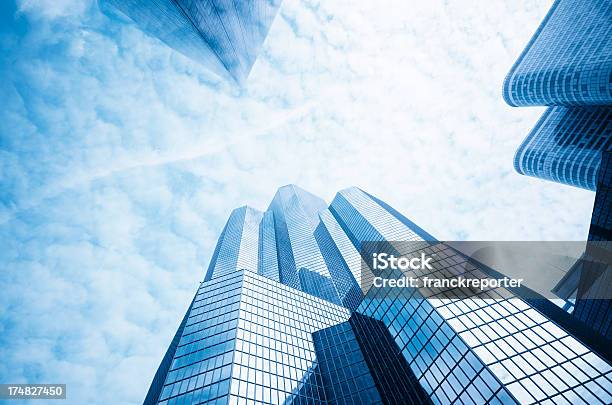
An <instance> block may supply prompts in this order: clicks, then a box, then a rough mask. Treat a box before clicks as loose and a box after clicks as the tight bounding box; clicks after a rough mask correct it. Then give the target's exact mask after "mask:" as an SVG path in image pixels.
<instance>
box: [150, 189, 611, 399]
mask: <svg viewBox="0 0 612 405" xmlns="http://www.w3.org/2000/svg"><path fill="white" fill-rule="evenodd" d="M370 242H375V243H374V245H371V244H370ZM371 246H374V247H371ZM376 246H387V247H385V249H388V251H396V252H397V253H400V254H403V255H405V256H407V257H410V255H412V254H415V252H416V250H414V251H413V250H411V249H418V250H420V251H427V252H428V253H429V254H431V255H432V256H435V258H436V259H435V261H434V262H433V268H434V269H433V270H428V271H429V272H431V275H432V277H433V276H436V277H439V278H445V277H452V276H453V275H457V274H469V275H471V276H476V277H485V276H486V274H485V273H486V269H485V268H484V267H482V266H480V265H479V264H478V263H474V262H471V261H469V259H467V258H466V257H465V256H463V255H462V254H460V253H459V252H457V251H455V250H454V249H452V248H450V247H448V246H447V245H445V244H443V243H439V242H437V241H436V240H435V239H434V238H433V237H432V236H431V235H429V234H428V233H426V232H425V231H424V230H422V229H421V228H419V227H418V226H416V225H415V224H414V223H412V222H411V221H410V220H408V219H407V218H405V217H404V216H402V215H401V214H400V213H399V212H397V211H396V210H394V209H393V208H392V207H390V206H389V205H387V204H386V203H384V202H383V201H381V200H379V199H377V198H376V197H373V196H371V195H369V194H368V193H366V192H364V191H362V190H360V189H358V188H349V189H346V190H342V191H340V192H339V193H338V194H337V195H336V197H335V198H334V200H333V201H332V203H331V204H330V205H329V206H327V205H326V204H325V202H323V200H321V199H320V198H318V197H316V196H314V195H312V194H310V193H308V192H306V191H304V190H302V189H300V188H299V187H297V186H294V185H289V186H285V187H281V188H280V189H279V190H278V192H277V193H276V195H275V196H274V199H273V201H272V203H271V204H270V207H269V209H268V210H267V211H266V212H263V213H262V212H259V211H257V210H255V209H252V208H249V207H242V208H238V209H236V210H234V211H233V212H232V213H231V215H230V218H229V219H228V221H227V224H226V225H225V227H224V229H223V231H222V232H221V235H220V237H219V241H218V243H217V246H216V248H215V250H214V252H213V255H212V259H211V263H210V265H209V267H208V270H207V272H206V275H205V277H204V281H203V282H202V284H201V285H200V288H199V289H198V292H197V294H196V296H195V298H194V300H193V301H192V303H191V305H190V306H189V309H188V311H187V313H186V315H185V317H184V319H183V321H182V322H181V324H180V326H179V328H178V331H177V333H176V335H175V337H174V339H173V340H172V343H171V344H170V347H169V348H168V351H167V353H166V355H165V356H164V359H163V360H162V363H161V365H160V367H159V369H158V371H157V373H156V375H155V378H154V380H153V383H152V384H151V388H150V389H149V393H148V395H147V398H146V400H145V403H146V404H155V403H161V404H168V405H171V404H179V403H180V404H185V403H192V404H199V403H214V404H226V403H240V404H242V403H244V404H259V403H270V404H279V403H304V404H317V403H320V404H327V403H330V404H341V403H342V404H347V403H372V404H374V403H384V404H395V403H397V404H403V403H413V404H419V403H429V402H431V403H442V404H447V403H466V404H469V403H476V404H479V403H485V402H490V403H504V404H506V403H534V402H538V401H541V402H548V403H572V404H574V403H588V404H592V403H604V404H605V403H610V402H612V368H611V367H610V365H609V363H608V361H607V360H605V359H604V357H605V354H601V353H599V352H598V351H596V350H594V349H592V348H590V347H588V346H586V345H585V344H583V343H581V342H580V341H578V340H577V339H576V338H575V337H573V336H572V335H571V334H570V333H568V332H567V331H566V330H564V329H562V328H561V327H560V326H559V325H558V324H557V323H556V322H554V321H551V320H550V319H548V318H547V317H546V316H544V315H543V314H542V313H541V312H539V311H538V310H537V309H535V308H534V307H532V306H531V305H530V304H529V303H527V302H526V301H524V300H523V299H521V298H519V297H518V295H517V294H516V293H515V292H514V291H510V290H506V289H503V288H496V289H490V290H487V291H484V292H474V291H472V290H469V291H460V293H461V294H458V292H457V291H455V290H440V291H434V292H433V294H424V293H423V291H422V290H421V289H417V288H412V289H410V288H408V289H402V290H399V289H396V288H388V287H380V288H379V287H371V288H369V286H370V284H371V281H372V278H373V274H374V273H375V271H374V269H373V268H372V267H371V266H370V264H369V255H370V254H371V252H372V251H373V249H374V248H375V247H376ZM427 274H429V273H427ZM430 292H431V291H430ZM568 316H569V315H568Z"/></svg>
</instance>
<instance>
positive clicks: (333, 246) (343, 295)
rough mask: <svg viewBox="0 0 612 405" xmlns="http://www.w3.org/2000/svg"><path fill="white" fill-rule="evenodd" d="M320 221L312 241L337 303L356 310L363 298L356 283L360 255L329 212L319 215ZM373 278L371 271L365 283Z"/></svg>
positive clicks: (358, 275)
mask: <svg viewBox="0 0 612 405" xmlns="http://www.w3.org/2000/svg"><path fill="white" fill-rule="evenodd" d="M320 218H321V222H320V223H319V225H318V226H317V229H316V230H315V232H314V235H315V239H316V240H317V243H318V244H319V248H320V249H321V252H322V253H323V258H324V259H325V263H326V264H327V267H328V268H329V272H330V274H331V276H332V280H333V283H334V285H335V287H336V290H337V291H338V296H339V297H340V300H341V301H342V303H343V305H344V306H345V307H347V308H350V309H351V310H355V309H356V308H357V307H358V306H359V304H360V303H361V300H362V299H363V292H362V291H361V285H360V284H359V282H361V271H362V268H361V262H362V260H361V256H360V255H359V252H357V250H356V249H355V247H354V246H353V244H352V243H351V241H350V240H349V238H348V237H347V236H346V234H345V233H344V232H343V231H342V228H341V227H340V225H338V223H337V222H336V220H335V219H334V217H333V215H332V214H331V212H330V211H329V210H325V211H324V212H323V213H321V215H320ZM364 268H365V266H364ZM368 274H369V275H370V277H368ZM372 277H373V274H372V273H371V272H368V273H366V280H369V281H370V282H371V278H372ZM366 282H367V281H366Z"/></svg>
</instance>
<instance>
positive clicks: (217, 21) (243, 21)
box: [100, 0, 280, 83]
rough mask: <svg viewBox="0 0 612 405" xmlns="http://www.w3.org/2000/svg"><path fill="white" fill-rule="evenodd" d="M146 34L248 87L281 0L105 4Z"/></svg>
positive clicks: (105, 0) (107, 0) (117, 0)
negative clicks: (248, 79)
mask: <svg viewBox="0 0 612 405" xmlns="http://www.w3.org/2000/svg"><path fill="white" fill-rule="evenodd" d="M100 2H101V3H102V4H108V5H110V6H112V7H114V8H115V9H117V10H119V11H121V12H122V13H124V14H125V15H127V16H128V17H130V18H131V19H132V20H133V21H134V22H135V23H136V25H138V27H139V28H140V29H141V30H143V31H144V32H145V33H147V34H149V35H151V36H153V37H156V38H158V39H159V40H161V41H162V42H164V43H165V44H166V45H168V46H170V47H171V48H174V49H175V50H177V51H179V52H181V53H182V54H184V55H185V56H187V57H189V58H191V59H193V60H195V61H197V62H200V63H202V64H203V65H204V66H206V67H207V68H208V69H209V70H211V71H213V72H215V73H216V74H218V75H220V76H222V77H231V78H232V79H233V80H235V81H236V82H238V83H244V81H245V80H246V78H247V76H248V75H249V72H250V71H251V68H252V66H253V64H254V63H255V59H256V58H257V55H258V53H259V51H260V49H261V46H262V44H263V42H264V40H265V38H266V36H267V35H268V31H269V30H270V26H271V25H272V22H273V20H274V17H275V15H276V13H277V11H278V8H279V7H280V0H250V1H233V0H209V1H204V0H100Z"/></svg>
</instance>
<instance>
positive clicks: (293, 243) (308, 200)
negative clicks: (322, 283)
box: [269, 185, 337, 300]
mask: <svg viewBox="0 0 612 405" xmlns="http://www.w3.org/2000/svg"><path fill="white" fill-rule="evenodd" d="M325 209H326V204H325V201H323V200H322V199H320V198H318V197H316V196H314V195H312V194H310V193H308V192H306V191H304V190H302V189H300V188H299V187H296V186H294V185H288V186H284V187H281V188H279V189H278V191H277V192H276V195H275V196H274V198H273V200H272V203H271V204H270V208H269V210H271V211H272V212H274V218H275V221H276V236H277V243H278V250H279V257H280V266H281V275H282V277H281V282H283V284H287V285H290V286H292V287H295V288H300V287H301V288H300V289H302V290H303V291H306V289H308V288H309V287H312V285H308V284H306V285H301V284H300V276H299V274H298V271H300V269H302V268H305V269H307V270H308V271H311V272H315V273H318V274H320V275H321V276H323V277H326V278H327V279H328V280H329V281H330V283H331V275H330V273H329V270H328V268H327V265H326V263H325V260H324V259H323V255H322V254H321V251H320V249H319V246H318V244H317V241H316V239H315V237H314V234H313V232H314V229H315V228H316V226H317V224H318V218H319V217H318V214H319V212H322V211H324V210H325ZM285 278H288V279H289V280H288V281H289V283H285V281H284V280H285ZM302 278H303V277H302ZM307 279H308V280H309V279H310V278H307ZM309 292H310V293H311V294H315V295H316V294H317V290H316V289H315V290H312V289H311V290H310V291H309ZM326 292H327V293H329V291H327V290H326ZM320 297H321V298H324V299H327V298H328V295H327V294H322V295H320ZM335 300H337V296H336V297H335Z"/></svg>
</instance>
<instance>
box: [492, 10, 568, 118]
mask: <svg viewBox="0 0 612 405" xmlns="http://www.w3.org/2000/svg"><path fill="white" fill-rule="evenodd" d="M560 2H561V0H555V2H554V3H553V5H552V6H551V7H550V10H548V13H547V14H546V16H545V17H544V19H543V20H542V22H541V23H540V26H539V27H538V29H537V30H536V32H535V33H534V34H533V35H532V36H531V39H530V40H529V42H527V45H526V46H525V48H524V49H523V52H521V54H520V55H519V57H518V59H517V60H516V62H514V64H513V65H512V67H511V68H510V71H509V72H508V74H507V75H506V77H505V78H504V84H503V85H502V96H503V97H504V101H505V102H506V104H508V105H509V106H511V107H519V105H518V104H514V103H513V102H512V100H511V99H510V82H511V80H512V76H514V72H515V71H516V69H517V68H518V67H519V66H520V65H521V63H522V62H523V59H524V58H525V56H526V55H527V52H529V50H530V49H531V47H532V46H533V43H534V42H535V41H537V39H538V37H539V36H540V34H541V33H542V30H543V29H544V27H546V24H548V20H550V18H551V17H552V15H553V14H554V13H555V11H556V9H557V6H558V5H559V3H560Z"/></svg>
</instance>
